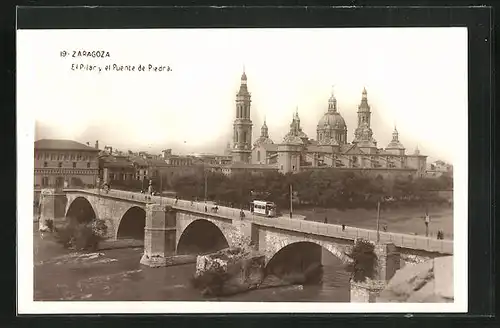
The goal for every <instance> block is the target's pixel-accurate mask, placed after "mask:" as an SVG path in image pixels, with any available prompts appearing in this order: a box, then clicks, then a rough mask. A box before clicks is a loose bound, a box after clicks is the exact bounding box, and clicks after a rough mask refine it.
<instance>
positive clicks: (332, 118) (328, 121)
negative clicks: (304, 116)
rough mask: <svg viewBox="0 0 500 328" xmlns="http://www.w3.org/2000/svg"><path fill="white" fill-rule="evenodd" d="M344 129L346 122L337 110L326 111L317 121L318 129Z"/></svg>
mask: <svg viewBox="0 0 500 328" xmlns="http://www.w3.org/2000/svg"><path fill="white" fill-rule="evenodd" d="M324 128H330V129H342V130H343V129H345V128H346V124H345V121H344V118H343V117H342V115H340V113H339V112H333V111H328V112H326V113H325V115H323V117H322V118H321V119H320V120H319V122H318V129H324Z"/></svg>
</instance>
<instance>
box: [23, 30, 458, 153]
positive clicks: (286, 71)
mask: <svg viewBox="0 0 500 328" xmlns="http://www.w3.org/2000/svg"><path fill="white" fill-rule="evenodd" d="M17 38H18V39H17V40H18V49H17V56H18V57H17V62H18V72H17V73H18V86H17V92H18V111H24V113H26V114H27V115H28V116H29V117H32V118H33V126H34V125H35V121H37V127H38V129H37V131H36V138H37V139H38V138H67V139H74V140H77V141H81V142H86V141H89V142H91V144H93V143H94V142H95V140H96V139H99V142H100V145H101V146H102V147H103V146H104V145H112V146H114V147H115V148H118V149H121V150H127V149H131V150H150V151H159V150H161V149H164V148H173V151H174V153H189V152H220V151H222V149H223V147H224V146H225V145H226V143H227V142H228V141H229V140H231V139H232V131H233V129H232V121H233V119H234V116H235V95H236V92H237V91H238V88H239V84H240V77H241V73H242V69H243V66H244V67H245V70H246V74H247V76H248V87H249V90H250V92H251V94H252V110H251V117H252V120H253V123H254V130H253V140H255V139H256V138H258V136H259V134H260V127H261V125H262V122H263V118H264V116H265V117H266V118H267V125H268V127H269V133H270V136H271V138H272V139H273V140H274V141H275V142H280V141H281V140H282V138H283V136H284V135H285V133H286V132H287V131H288V129H289V124H290V121H291V119H292V115H293V112H294V111H295V108H296V107H297V106H298V108H299V115H300V118H301V123H302V126H303V130H304V132H306V133H307V134H308V135H309V137H311V138H316V124H317V122H318V120H319V119H320V118H321V117H322V115H323V114H324V112H326V110H327V105H328V98H329V96H330V93H331V90H332V85H335V87H334V90H335V95H336V97H337V102H338V108H339V110H340V112H341V114H342V115H343V117H344V119H345V120H346V123H347V128H348V141H351V140H352V139H353V134H354V129H355V128H356V124H357V118H356V117H357V116H356V115H357V114H356V111H357V105H358V104H359V102H360V100H361V91H362V89H363V87H364V86H365V87H366V89H367V91H368V101H369V103H370V105H371V108H372V128H373V131H374V137H375V139H376V140H377V141H378V145H379V146H380V147H385V146H386V145H387V143H388V142H389V141H390V139H391V133H392V130H393V128H394V124H395V123H396V124H397V128H398V130H399V132H400V140H401V142H402V143H403V144H404V146H405V147H406V148H407V152H413V151H414V149H415V146H416V145H417V143H418V145H419V148H420V150H421V152H422V153H424V154H427V155H429V156H430V160H433V159H443V160H445V161H449V162H454V161H455V160H456V158H457V156H459V155H458V154H459V153H460V152H461V151H462V149H463V147H467V145H464V144H463V143H461V142H457V139H456V135H457V134H463V133H467V121H466V119H467V118H466V115H467V31H466V29H465V28H411V29H410V28H406V29H402V28H387V29H385V28H384V29H383V28H373V29H214V30H208V29H205V30H199V29H192V30H180V29H177V30H62V31H58V30H50V31H42V30H40V31H26V30H22V31H19V32H18V35H17ZM79 49H81V50H87V51H88V50H105V51H109V53H110V58H105V59H101V58H71V55H72V50H79ZM61 50H66V51H69V52H70V56H69V57H66V58H61V57H60V51H61ZM81 63H83V64H91V65H99V66H101V67H102V69H104V66H105V65H107V64H111V65H112V64H118V65H135V66H137V65H138V64H143V65H146V66H147V65H148V64H153V65H169V66H170V67H171V68H172V71H171V72H106V71H103V72H101V73H98V72H95V71H92V72H89V71H72V70H71V65H72V64H81Z"/></svg>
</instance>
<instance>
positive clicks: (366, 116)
mask: <svg viewBox="0 0 500 328" xmlns="http://www.w3.org/2000/svg"><path fill="white" fill-rule="evenodd" d="M371 115H372V113H371V111H370V105H368V96H367V92H366V89H365V88H363V93H362V95H361V103H360V104H359V106H358V127H357V128H356V130H355V131H354V140H353V141H352V143H353V144H357V145H358V147H360V148H361V147H362V148H375V147H377V141H375V139H374V138H373V131H372V129H371V127H370V123H371Z"/></svg>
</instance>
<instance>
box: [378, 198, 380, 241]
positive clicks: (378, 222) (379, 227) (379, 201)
mask: <svg viewBox="0 0 500 328" xmlns="http://www.w3.org/2000/svg"><path fill="white" fill-rule="evenodd" d="M378 242H380V199H379V200H378V202H377V243H378Z"/></svg>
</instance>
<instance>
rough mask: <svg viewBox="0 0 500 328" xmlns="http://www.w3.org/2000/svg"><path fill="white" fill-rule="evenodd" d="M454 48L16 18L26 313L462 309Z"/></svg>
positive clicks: (427, 31) (409, 33) (458, 61)
mask: <svg viewBox="0 0 500 328" xmlns="http://www.w3.org/2000/svg"><path fill="white" fill-rule="evenodd" d="M467 60H468V59H467V29H466V28H342V29H340V28H322V29H316V28H306V29H295V28H292V29H278V28H253V29H231V28H218V29H114V30H111V29H110V30H106V29H95V30H93V29H79V30H74V29H66V30H62V29H61V30H57V29H52V30H29V29H26V30H18V31H17V120H18V121H17V122H18V123H17V124H18V125H17V133H18V135H17V138H18V139H17V140H18V170H19V180H18V199H19V204H18V218H17V220H18V227H19V229H18V310H19V313H39V314H40V313H47V314H56V313H301V312H302V313H305V312H320V313H345V312H363V313H382V312H406V313H408V312H439V313H445V312H466V311H467V286H468V282H467V279H468V278H467V262H468V254H467V246H468V242H467V224H468V223H467V219H468V216H467V176H468V175H467V158H468V157H467V156H468V155H467V145H468V135H467V132H466V131H467V110H468V103H467V90H468V85H467ZM455 242H456V243H455ZM455 255H457V256H455ZM96 301H98V302H96Z"/></svg>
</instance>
